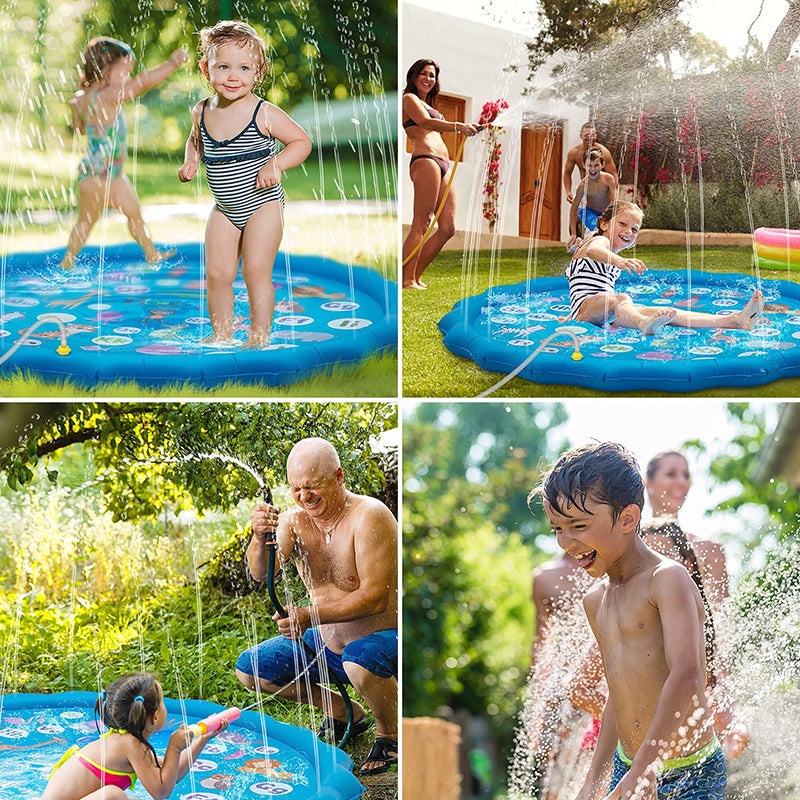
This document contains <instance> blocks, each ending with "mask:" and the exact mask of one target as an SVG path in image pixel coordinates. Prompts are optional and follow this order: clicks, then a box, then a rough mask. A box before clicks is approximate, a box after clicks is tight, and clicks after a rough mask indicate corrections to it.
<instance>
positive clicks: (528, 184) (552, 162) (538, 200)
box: [519, 121, 563, 242]
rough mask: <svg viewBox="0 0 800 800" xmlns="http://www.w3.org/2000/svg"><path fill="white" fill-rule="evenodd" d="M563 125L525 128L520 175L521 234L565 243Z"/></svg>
mask: <svg viewBox="0 0 800 800" xmlns="http://www.w3.org/2000/svg"><path fill="white" fill-rule="evenodd" d="M562 138H563V132H562V129H561V123H560V122H556V121H553V122H548V123H547V124H535V125H530V126H526V127H524V128H523V129H522V148H521V153H520V173H519V235H520V236H528V237H533V238H537V239H548V240H551V241H555V242H558V241H560V240H561V173H562V170H563V165H562V163H561V144H562Z"/></svg>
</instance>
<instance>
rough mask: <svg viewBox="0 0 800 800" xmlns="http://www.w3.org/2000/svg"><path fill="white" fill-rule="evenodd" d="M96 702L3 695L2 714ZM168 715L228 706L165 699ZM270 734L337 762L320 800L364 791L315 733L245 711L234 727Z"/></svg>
mask: <svg viewBox="0 0 800 800" xmlns="http://www.w3.org/2000/svg"><path fill="white" fill-rule="evenodd" d="M96 701H97V693H96V692H58V693H55V694H8V695H5V696H0V712H1V713H2V714H3V715H4V716H7V715H8V712H9V711H27V710H31V709H35V708H84V709H92V708H94V704H95V702H96ZM164 704H165V705H166V707H167V713H168V714H170V715H174V716H176V717H180V718H185V717H197V718H198V719H202V718H204V717H207V716H209V715H210V714H216V713H218V712H220V711H224V710H225V706H220V705H217V704H216V703H210V702H208V701H206V700H182V701H181V700H175V699H173V698H170V697H165V698H164ZM265 721H266V725H267V727H268V728H269V735H270V737H271V738H274V739H275V740H277V741H280V742H282V743H283V744H285V745H286V746H287V747H288V748H291V749H292V750H294V751H295V752H296V753H298V754H301V755H303V756H305V757H306V758H308V759H309V760H311V759H313V758H314V757H315V756H314V754H315V753H316V754H318V755H319V756H322V755H323V752H324V756H325V761H326V763H330V760H331V758H333V759H335V766H334V767H333V768H332V769H331V768H330V767H326V768H325V769H324V770H323V769H319V770H318V774H319V780H320V785H319V787H318V794H317V797H319V798H324V799H325V800H356V798H358V797H360V796H361V795H362V794H363V792H364V787H363V786H362V785H361V784H360V783H359V781H358V779H357V778H356V776H355V775H354V774H353V772H352V768H353V761H352V760H351V758H350V757H349V756H348V755H347V754H346V753H345V752H344V751H342V750H339V749H338V748H336V747H332V746H331V745H328V744H325V743H324V742H321V741H320V740H319V739H317V737H316V735H315V734H314V732H313V731H310V730H308V729H307V728H299V727H297V726H295V725H288V724H286V723H284V722H278V721H277V720H274V719H273V718H272V717H270V716H268V715H267V714H259V713H257V712H255V711H244V712H242V715H241V716H240V717H239V719H237V720H236V722H235V723H234V726H239V727H244V728H247V729H249V730H251V731H254V732H256V733H260V732H261V731H262V726H263V725H264V724H265Z"/></svg>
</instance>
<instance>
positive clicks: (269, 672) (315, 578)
mask: <svg viewBox="0 0 800 800" xmlns="http://www.w3.org/2000/svg"><path fill="white" fill-rule="evenodd" d="M286 477H287V480H288V483H289V488H290V490H291V494H292V498H293V499H294V503H295V504H294V505H293V506H291V507H290V508H288V509H286V510H285V511H283V512H281V511H280V509H279V508H277V507H276V506H274V505H272V504H271V503H266V502H264V503H259V504H258V505H257V506H256V508H255V511H254V512H253V518H252V526H253V538H252V539H251V541H250V545H249V547H248V548H247V562H248V566H249V567H250V573H251V575H252V576H253V578H255V580H257V581H265V580H266V579H267V577H268V575H267V570H268V566H269V561H268V558H267V554H266V542H267V536H269V538H270V540H271V541H275V542H276V543H277V561H276V569H280V568H281V567H282V566H283V565H284V564H285V563H286V561H288V560H290V559H293V560H294V561H295V564H296V566H297V569H298V572H299V574H300V577H301V578H302V580H303V582H304V584H305V586H306V588H307V589H308V592H309V595H310V597H311V603H312V604H311V605H310V606H302V607H298V606H287V607H286V612H287V614H288V616H287V617H286V618H280V616H279V615H278V614H277V613H276V614H275V615H274V616H273V619H274V620H275V621H276V623H277V625H278V633H279V634H280V635H279V636H276V637H273V638H272V639H268V640H267V641H265V642H261V643H260V644H257V645H256V646H255V647H251V648H250V649H248V650H245V651H244V652H243V653H242V654H241V655H240V656H239V658H238V659H237V661H236V677H237V678H238V679H239V680H240V681H241V682H242V684H244V685H245V686H246V687H247V688H249V689H255V688H256V687H258V688H259V689H260V690H261V691H262V692H265V693H268V694H271V695H272V694H277V695H279V696H280V697H285V698H288V699H291V700H295V701H297V702H301V703H308V704H311V705H314V706H316V707H317V708H320V709H326V711H325V714H327V715H328V716H324V719H323V721H322V725H321V727H320V729H319V731H318V733H319V735H320V736H321V737H322V738H327V736H328V734H329V733H333V734H334V735H335V738H336V739H337V740H338V739H339V738H341V735H342V734H343V733H344V730H345V726H346V719H347V713H346V709H345V705H344V701H343V699H342V697H341V696H340V695H339V694H338V693H336V692H332V691H331V690H330V689H328V688H327V686H325V684H328V683H330V677H329V674H330V673H333V674H335V675H336V676H337V677H338V678H339V680H340V681H341V682H343V683H349V684H351V685H352V686H353V687H354V688H355V690H356V691H357V692H358V694H359V695H360V696H361V697H362V698H363V699H364V703H365V705H366V706H367V708H368V709H369V710H370V711H371V712H372V715H373V716H374V718H375V742H374V744H373V747H372V750H371V752H370V754H369V755H368V756H367V759H366V761H365V762H364V763H363V764H362V766H361V771H360V773H359V774H360V775H374V774H378V773H381V772H387V771H390V770H393V769H396V765H397V754H398V747H397V734H398V720H397V520H395V518H394V516H393V515H392V512H391V511H390V510H389V509H388V508H387V507H386V506H385V505H384V504H383V503H381V502H380V500H376V499H375V498H373V497H365V496H363V495H357V494H354V493H353V492H350V491H348V489H347V488H346V487H345V485H344V473H343V471H342V467H341V463H340V461H339V456H338V454H337V452H336V450H335V449H334V447H333V445H331V443H330V442H328V441H326V440H324V439H318V438H312V439H303V440H302V441H300V442H298V443H297V444H296V445H295V446H294V448H293V449H292V451H291V453H290V454H289V458H288V460H287V462H286ZM300 638H302V639H303V641H304V642H306V644H308V645H309V646H310V647H311V648H312V649H313V651H314V652H315V653H317V654H319V656H318V657H317V658H315V659H313V660H312V659H311V657H310V656H307V655H306V653H305V649H304V648H303V647H302V645H300V643H299V642H296V641H294V640H296V639H300ZM309 662H310V663H309ZM352 705H353V725H352V728H351V731H350V732H351V734H352V735H357V734H359V733H361V732H362V731H365V730H367V729H368V728H369V727H370V725H369V722H368V719H367V713H366V709H365V708H364V706H362V705H361V704H360V703H357V702H355V701H354V702H353V704H352Z"/></svg>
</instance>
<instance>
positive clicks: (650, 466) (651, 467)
mask: <svg viewBox="0 0 800 800" xmlns="http://www.w3.org/2000/svg"><path fill="white" fill-rule="evenodd" d="M667 456H680V457H681V458H682V459H683V460H684V461H685V462H686V464H687V465H688V464H689V461H688V459H687V458H686V456H685V455H684V454H683V453H679V452H678V451H677V450H664V451H663V452H661V453H656V454H655V455H654V456H653V457H652V458H651V459H650V460H649V461H648V462H647V469H646V470H645V473H644V474H645V475H646V476H647V479H648V480H650V481H651V480H653V478H655V476H656V472H658V468H659V467H660V466H661V462H662V461H663V460H664V459H665V458H666V457H667Z"/></svg>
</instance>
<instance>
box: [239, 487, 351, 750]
mask: <svg viewBox="0 0 800 800" xmlns="http://www.w3.org/2000/svg"><path fill="white" fill-rule="evenodd" d="M261 496H262V498H263V500H264V502H265V503H266V504H267V505H270V506H271V505H272V490H271V489H270V488H269V486H267V485H266V484H265V485H263V486H262V487H261ZM267 533H268V534H269V537H270V538H268V539H267V540H266V541H265V542H264V545H265V546H266V548H267V592H268V594H269V599H270V600H271V601H272V605H273V606H274V608H275V610H276V611H277V612H278V614H279V616H280V617H282V618H283V619H286V618H287V617H288V616H289V614H288V613H287V611H286V609H285V608H284V607H283V605H282V604H281V601H280V599H279V598H278V593H277V591H276V590H275V559H276V557H277V553H278V537H277V535H276V534H277V531H268V532H267ZM296 641H297V642H299V644H300V645H301V646H302V647H303V649H304V650H305V651H306V653H307V654H308V655H309V656H311V658H312V659H316V658H317V657H318V654H317V652H316V651H315V650H314V648H313V647H310V646H309V645H308V644H307V643H306V642H305V641H304V640H303V639H297V640H296ZM330 676H331V678H332V679H333V683H334V685H335V686H336V688H337V689H338V690H339V694H341V696H342V701H343V702H344V706H345V710H346V712H347V727H346V728H345V731H344V734H342V738H341V740H340V741H339V742H338V743H337V745H336V746H337V747H338V748H340V749H341V748H343V747H344V746H345V744H346V743H347V741H348V740H349V739H350V732H351V730H352V728H353V703H352V702H351V700H350V695H349V694H347V689H346V688H345V687H344V684H343V683H342V682H341V680H339V678H338V677H337V676H336V675H335V674H334V673H333V672H331V673H330ZM234 719H235V717H234Z"/></svg>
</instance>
